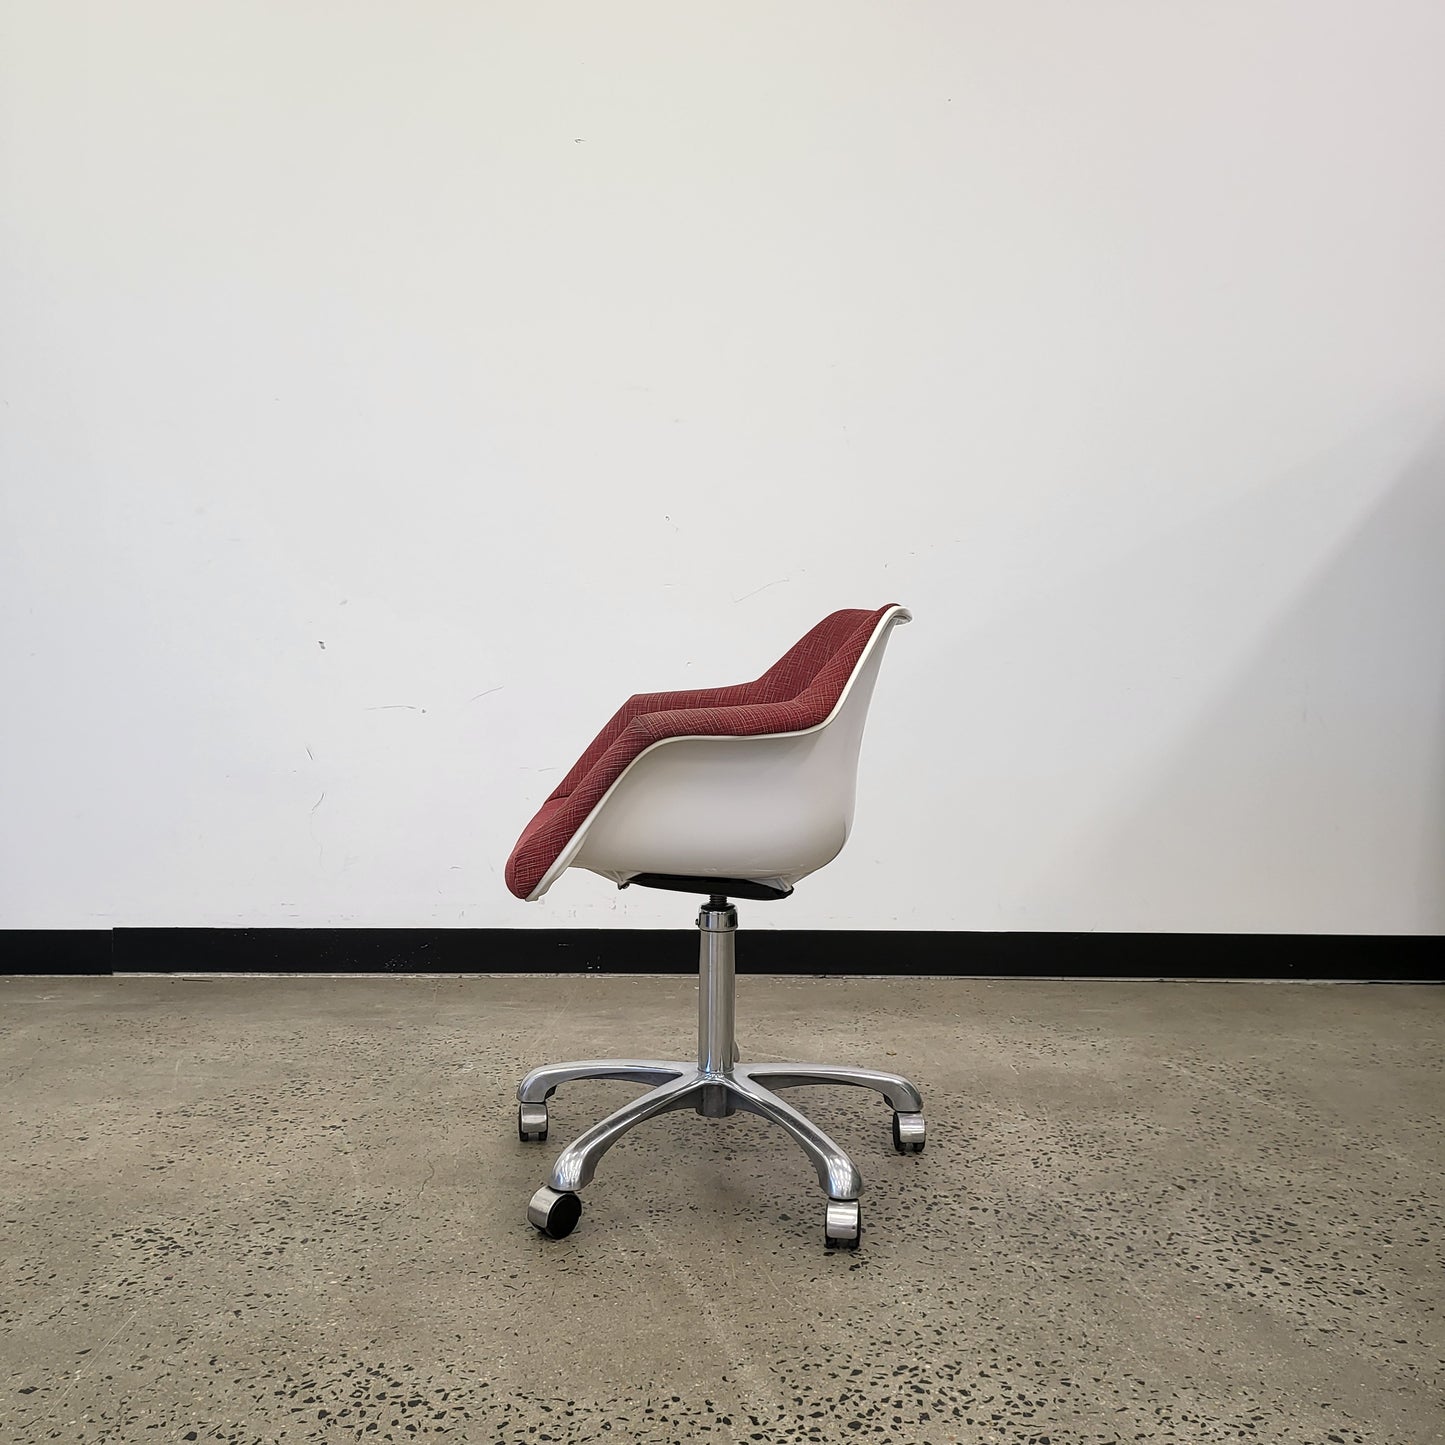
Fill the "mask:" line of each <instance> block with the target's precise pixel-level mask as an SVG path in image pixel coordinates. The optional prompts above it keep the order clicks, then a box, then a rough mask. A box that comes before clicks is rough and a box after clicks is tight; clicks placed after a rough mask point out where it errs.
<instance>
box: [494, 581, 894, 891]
mask: <svg viewBox="0 0 1445 1445" xmlns="http://www.w3.org/2000/svg"><path fill="white" fill-rule="evenodd" d="M887 611H888V607H880V608H879V609H878V610H877V611H875V612H866V611H863V610H861V609H857V608H851V609H847V610H845V611H842V612H834V613H832V614H831V615H830V616H828V617H825V618H824V619H823V620H822V621H821V622H820V623H818V625H817V626H816V627H814V628H813V629H812V630H811V631H810V632H808V633H807V634H806V635H805V636H804V637H803V638H801V639H800V640H799V641H798V642H797V643H796V644H795V645H794V646H793V647H791V648H789V650H788V651H787V652H786V653H784V654H783V656H782V657H780V658H779V659H778V661H777V662H775V663H774V664H773V665H772V666H771V667H770V668H769V669H768V670H767V671H766V672H765V673H764V674H763V675H762V676H761V677H760V678H758V679H757V681H755V682H743V683H738V684H736V685H735V686H732V687H714V688H702V689H698V690H695V691H690V692H652V693H639V694H638V695H637V696H635V697H631V698H629V699H628V700H627V701H626V702H625V703H623V705H622V706H621V707H620V708H619V709H618V710H617V712H616V713H615V714H613V717H612V720H611V721H610V722H609V723H608V724H607V726H606V727H604V728H603V729H602V731H601V732H600V733H598V734H597V736H596V737H595V738H594V739H593V740H592V743H591V744H590V746H589V747H588V748H587V751H586V752H584V753H583V754H582V756H581V757H580V758H578V760H577V762H576V764H575V765H574V766H573V767H572V769H571V771H570V772H569V773H568V774H567V776H566V777H565V778H563V779H562V781H561V782H560V783H559V784H558V785H557V787H556V789H555V790H554V791H553V792H552V794H551V796H550V797H549V798H548V799H547V801H546V802H545V803H543V804H542V806H541V807H540V808H539V809H538V810H537V815H536V817H534V818H533V819H532V821H531V822H530V823H528V824H527V826H526V827H525V828H524V829H523V830H522V836H521V837H520V838H518V839H517V845H516V847H515V848H513V849H512V856H511V857H510V858H508V859H507V874H506V877H507V887H508V888H509V889H511V891H512V892H513V893H515V894H516V895H517V897H518V898H527V897H529V896H530V895H531V893H532V891H533V889H535V888H536V887H537V885H538V883H540V882H541V881H542V878H543V876H544V875H545V874H546V872H547V870H548V869H549V868H550V867H551V866H552V865H553V863H555V862H556V861H557V859H558V858H559V857H560V856H561V854H562V852H563V850H564V849H565V848H566V847H567V845H568V844H569V843H570V842H571V841H572V838H573V836H574V835H575V834H576V832H577V830H578V829H579V828H580V827H581V826H582V825H583V823H585V822H586V821H587V818H588V817H589V816H590V815H591V813H592V810H593V809H594V808H595V807H596V806H597V804H598V803H599V802H601V801H602V798H603V797H604V795H605V794H606V793H607V791H608V789H609V788H611V787H612V785H613V784H614V783H615V782H616V781H617V780H618V778H620V777H621V776H622V774H623V773H624V772H626V771H627V769H628V767H630V766H631V764H632V762H633V761H634V759H636V758H637V757H638V756H639V755H640V754H641V753H643V752H644V751H646V750H647V749H648V748H650V747H651V746H652V745H653V744H654V743H657V742H661V741H662V740H663V739H665V738H680V737H758V736H761V735H763V734H768V733H794V732H802V731H804V730H806V729H808V728H813V727H817V726H818V724H820V723H822V722H824V721H825V720H826V719H827V718H828V716H829V714H830V713H832V711H833V709H834V708H835V707H836V706H837V703H838V699H839V698H840V697H841V696H842V694H843V689H844V687H845V686H846V685H847V682H848V679H849V678H850V677H851V676H852V674H853V669H854V668H855V667H856V666H857V664H858V659H859V658H860V657H861V656H862V654H863V649H864V648H865V647H866V646H867V644H868V640H869V638H870V637H871V636H872V635H873V631H874V629H875V628H876V627H877V625H878V622H879V620H880V619H881V618H882V616H883V614H884V613H885V612H887Z"/></svg>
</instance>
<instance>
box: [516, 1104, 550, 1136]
mask: <svg viewBox="0 0 1445 1445" xmlns="http://www.w3.org/2000/svg"><path fill="white" fill-rule="evenodd" d="M517 1137H518V1138H519V1139H520V1140H521V1141H522V1143H524V1144H541V1143H542V1142H543V1141H544V1140H545V1139H546V1138H547V1106H546V1105H545V1104H518V1105H517Z"/></svg>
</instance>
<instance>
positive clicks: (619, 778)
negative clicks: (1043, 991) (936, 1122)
mask: <svg viewBox="0 0 1445 1445" xmlns="http://www.w3.org/2000/svg"><path fill="white" fill-rule="evenodd" d="M909 620H910V614H909V613H908V612H907V611H906V610H905V609H904V608H902V607H898V606H888V607H881V608H879V609H878V610H877V611H876V612H865V611H843V612H835V613H833V614H832V615H831V616H829V617H826V618H824V619H823V621H822V622H820V623H819V624H818V625H817V626H816V627H814V628H813V629H812V631H810V632H809V633H808V634H807V635H806V636H805V637H803V638H802V639H801V641H799V642H798V643H797V644H796V645H795V646H794V647H793V648H791V649H790V650H789V651H788V652H787V653H786V654H785V655H784V656H783V657H782V658H781V659H779V661H778V662H776V663H774V665H773V666H772V667H770V668H769V669H768V670H767V671H766V672H765V673H764V674H763V675H762V676H761V677H760V678H758V679H757V681H756V682H748V683H740V684H738V685H737V686H734V687H722V688H711V689H705V690H702V691H695V692H670V693H643V694H639V695H638V696H636V697H633V698H631V699H629V700H628V701H627V702H626V703H624V704H623V705H622V707H621V708H620V709H619V710H618V711H617V713H616V714H615V715H614V716H613V718H612V720H611V721H610V722H609V723H608V724H607V726H606V727H605V728H603V730H602V731H601V732H600V733H599V734H598V735H597V737H596V738H595V739H594V740H593V742H592V744H591V746H590V747H589V748H588V749H587V751H586V752H585V753H583V754H582V756H581V758H580V759H578V761H577V763H576V765H575V766H574V767H573V768H572V770H571V771H570V772H569V773H568V774H567V776H566V777H565V778H563V779H562V781H561V783H559V784H558V786H557V788H556V790H555V791H554V792H553V793H552V795H551V796H550V797H549V798H548V799H547V800H546V801H545V802H544V803H543V804H542V806H541V808H540V810H539V811H538V813H537V815H536V817H534V818H533V819H532V821H531V822H530V823H528V824H527V827H526V828H525V829H524V830H523V833H522V836H521V838H519V839H518V841H517V845H516V847H515V848H514V849H513V851H512V856H511V857H510V858H509V859H508V861H507V873H506V879H507V886H508V888H509V889H510V890H511V891H512V892H513V893H514V894H515V895H516V896H517V897H518V898H524V899H528V900H535V899H538V898H540V897H541V896H542V895H543V894H544V893H546V891H547V890H548V889H549V888H550V887H551V886H552V885H553V884H554V883H555V882H556V881H557V879H558V878H559V877H560V876H561V875H562V873H564V872H565V871H566V870H567V869H568V868H584V869H587V870H588V871H590V872H593V873H599V874H601V875H602V877H604V878H608V879H611V880H612V881H613V882H614V883H616V884H617V885H618V886H619V887H622V888H626V887H629V886H632V885H637V886H641V887H649V888H663V889H670V890H672V891H675V892H684V893H698V894H701V895H702V896H703V897H704V898H705V899H706V900H707V901H706V902H705V903H704V904H703V905H702V910H701V912H700V913H699V915H698V920H697V924H698V928H699V929H700V930H701V957H700V964H699V978H698V1058H697V1063H696V1064H693V1063H691V1062H690V1061H689V1062H680V1063H672V1062H664V1061H660V1060H653V1059H589V1060H585V1061H582V1062H578V1063H566V1064H549V1065H546V1066H545V1067H543V1068H540V1069H534V1070H533V1071H532V1072H531V1073H530V1074H528V1075H527V1077H526V1078H525V1079H523V1080H522V1082H521V1084H520V1085H519V1086H518V1089H517V1099H518V1111H517V1132H518V1134H519V1135H520V1137H521V1138H522V1139H523V1140H524V1141H541V1140H544V1139H546V1137H547V1130H548V1124H549V1116H548V1109H547V1100H548V1099H550V1098H551V1097H552V1095H553V1093H555V1092H556V1090H557V1088H558V1087H559V1085H562V1084H565V1083H567V1082H568V1081H570V1080H573V1079H623V1080H627V1081H629V1082H632V1083H637V1084H651V1085H652V1086H653V1087H652V1088H651V1089H650V1090H649V1091H648V1092H647V1093H645V1094H642V1095H640V1096H639V1097H637V1098H635V1099H633V1100H632V1101H631V1102H630V1103H628V1104H625V1105H623V1107H622V1108H620V1109H619V1110H617V1112H616V1113H614V1114H611V1115H609V1116H608V1117H607V1118H605V1119H603V1120H602V1121H601V1122H600V1123H598V1124H594V1125H593V1126H592V1127H591V1128H590V1129H588V1130H587V1131H586V1132H585V1133H583V1134H582V1135H580V1136H579V1137H578V1138H577V1139H575V1140H574V1141H573V1142H572V1143H571V1144H569V1145H568V1146H567V1147H566V1148H565V1149H563V1151H562V1152H561V1154H560V1155H558V1157H557V1161H556V1163H555V1164H554V1165H553V1167H552V1174H551V1178H550V1179H549V1181H548V1183H547V1184H545V1185H544V1186H543V1187H542V1188H541V1189H539V1190H538V1191H537V1192H536V1193H535V1194H534V1195H533V1196H532V1199H531V1202H530V1203H529V1204H528V1206H527V1218H528V1219H529V1220H530V1221H531V1222H532V1224H533V1225H535V1226H536V1227H537V1228H538V1229H540V1230H541V1231H542V1232H543V1233H544V1234H546V1235H549V1236H550V1237H552V1238H553V1239H561V1238H563V1237H565V1236H566V1235H568V1234H570V1233H571V1232H572V1230H573V1229H574V1228H575V1227H576V1225H577V1221H578V1219H579V1218H580V1216H581V1212H582V1204H581V1200H580V1199H579V1198H578V1197H577V1196H578V1191H579V1190H580V1189H582V1188H583V1187H584V1186H585V1185H586V1184H587V1183H588V1182H589V1181H590V1180H591V1179H592V1176H593V1173H594V1172H595V1170H596V1168H597V1163H598V1160H599V1159H601V1157H602V1156H603V1154H605V1153H606V1152H607V1150H608V1149H610V1148H611V1147H612V1145H613V1144H615V1143H616V1142H617V1141H618V1140H619V1139H620V1138H621V1137H622V1136H623V1135H624V1134H625V1133H627V1131H628V1130H629V1129H632V1128H633V1127H634V1126H635V1125H637V1124H640V1123H642V1121H643V1120H644V1119H649V1118H651V1117H652V1116H653V1115H655V1114H662V1113H666V1112H668V1111H669V1110H673V1109H685V1108H692V1109H695V1110H696V1111H697V1113H699V1114H701V1115H703V1116H704V1117H707V1118H722V1117H725V1116H727V1115H730V1114H733V1113H736V1112H737V1110H739V1109H743V1110H746V1111H748V1112H751V1113H754V1114H758V1115H761V1116H762V1117H763V1118H764V1119H769V1120H771V1121H772V1122H773V1123H775V1124H777V1125H779V1126H780V1127H781V1128H783V1129H784V1130H785V1131H786V1132H787V1133H788V1134H790V1135H792V1137H793V1139H794V1140H795V1141H796V1142H797V1143H798V1144H799V1145H800V1146H801V1147H802V1150H803V1152H804V1153H805V1154H806V1155H807V1156H808V1158H809V1160H811V1162H812V1164H813V1166H814V1168H815V1169H816V1170H817V1173H818V1181H819V1183H820V1184H821V1185H822V1187H823V1191H824V1193H825V1194H826V1195H827V1205H826V1209H825V1213H824V1228H823V1238H824V1243H825V1244H826V1245H827V1247H828V1248H830V1249H856V1248H857V1247H858V1243H859V1240H860V1239H861V1238H862V1230H863V1221H862V1214H861V1212H860V1210H859V1205H858V1195H859V1193H860V1191H861V1189H862V1187H863V1180H862V1176H861V1175H860V1174H859V1172H858V1170H857V1168H856V1166H855V1165H854V1163H853V1161H852V1160H851V1159H850V1158H849V1157H848V1156H847V1154H845V1153H844V1152H843V1150H842V1149H841V1148H840V1147H839V1146H838V1145H837V1144H836V1143H835V1142H834V1141H833V1140H832V1139H831V1138H829V1137H828V1135H827V1134H825V1133H824V1132H823V1131H822V1130H821V1129H820V1128H818V1126H817V1125H816V1124H814V1123H813V1122H812V1121H811V1120H809V1119H808V1118H807V1117H806V1116H805V1115H803V1114H801V1113H799V1112H798V1110H796V1109H795V1108H793V1107H792V1105H791V1104H789V1103H787V1102H786V1101H785V1100H784V1099H782V1098H780V1097H779V1095H778V1093H777V1091H778V1090H780V1089H788V1088H793V1087H795V1086H797V1085H800V1084H854V1085H858V1086H860V1087H862V1088H865V1089H873V1090H875V1091H876V1092H877V1093H879V1094H881V1095H882V1096H883V1098H884V1100H885V1101H886V1102H887V1104H888V1105H889V1106H890V1108H891V1109H892V1110H893V1146H894V1148H895V1149H897V1150H898V1151H899V1152H900V1153H903V1154H919V1153H922V1152H923V1145H924V1121H923V1100H922V1098H921V1097H920V1095H919V1093H918V1090H917V1089H916V1088H914V1086H913V1085H912V1084H911V1083H909V1082H908V1080H907V1079H904V1078H901V1077H899V1076H898V1075H897V1074H889V1073H882V1072H879V1071H877V1070H873V1069H855V1068H851V1067H847V1066H844V1065H838V1064H803V1063H773V1064H767V1063H765V1064H745V1063H743V1062H741V1060H740V1055H739V1051H738V1048H737V1045H736V1042H735V1036H734V975H733V967H734V952H733V944H734V932H735V930H736V928H737V910H736V909H735V908H734V907H733V905H732V904H731V903H730V902H729V901H728V900H729V899H730V898H747V899H779V898H786V897H787V896H788V895H789V894H790V893H791V892H792V891H793V885H794V884H795V883H797V882H798V881H799V880H800V879H802V878H804V877H806V876H807V875H808V874H809V873H813V872H815V871H816V870H817V869H819V868H821V867H822V866H823V865H824V864H825V863H828V862H831V861H832V859H833V858H835V857H836V856H837V855H838V852H839V850H840V849H841V848H842V847H843V844H844V842H845V841H846V840H847V837H848V832H849V829H850V827H851V825H852V820H853V802H854V794H855V789H856V784H857V773H858V751H859V747H860V744H861V743H862V739H863V723H864V719H865V716H866V714H867V711H868V703H869V700H870V698H871V697H872V693H873V684H874V681H875V680H876V678H877V675H878V665H879V663H880V662H881V661H882V659H883V649H884V646H885V644H886V643H887V641H888V636H889V634H890V633H891V632H892V630H893V628H894V627H895V626H896V625H897V624H898V623H901V622H907V621H909Z"/></svg>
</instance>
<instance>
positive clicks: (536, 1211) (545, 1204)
mask: <svg viewBox="0 0 1445 1445" xmlns="http://www.w3.org/2000/svg"><path fill="white" fill-rule="evenodd" d="M527 1218H528V1220H529V1221H530V1222H531V1223H532V1224H534V1225H536V1227H537V1228H538V1229H540V1230H541V1231H542V1233H543V1234H545V1235H546V1236H547V1238H548V1239H566V1238H567V1236H568V1235H569V1234H571V1233H572V1231H573V1230H574V1229H576V1228H577V1221H578V1220H579V1219H581V1218H582V1201H581V1200H580V1199H578V1197H577V1196H576V1195H575V1194H563V1193H562V1192H561V1191H560V1190H556V1189H549V1188H548V1187H547V1185H545V1184H544V1185H543V1186H542V1187H541V1188H540V1189H539V1190H538V1191H537V1192H536V1193H535V1194H534V1195H533V1196H532V1198H531V1200H530V1202H529V1203H528V1205H527Z"/></svg>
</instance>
